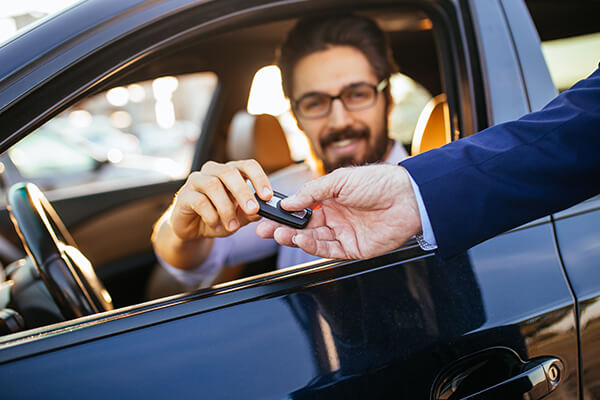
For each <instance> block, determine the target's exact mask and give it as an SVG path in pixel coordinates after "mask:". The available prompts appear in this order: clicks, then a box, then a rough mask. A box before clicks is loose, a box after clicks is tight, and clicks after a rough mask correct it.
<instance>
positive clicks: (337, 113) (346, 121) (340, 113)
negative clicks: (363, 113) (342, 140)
mask: <svg viewBox="0 0 600 400" xmlns="http://www.w3.org/2000/svg"><path fill="white" fill-rule="evenodd" d="M351 124H352V116H351V115H350V112H349V111H348V110H346V107H344V104H343V103H342V101H341V100H340V99H334V100H333V101H332V103H331V111H330V112H329V117H328V118H327V125H328V127H329V128H331V129H340V128H345V127H347V126H348V125H351Z"/></svg>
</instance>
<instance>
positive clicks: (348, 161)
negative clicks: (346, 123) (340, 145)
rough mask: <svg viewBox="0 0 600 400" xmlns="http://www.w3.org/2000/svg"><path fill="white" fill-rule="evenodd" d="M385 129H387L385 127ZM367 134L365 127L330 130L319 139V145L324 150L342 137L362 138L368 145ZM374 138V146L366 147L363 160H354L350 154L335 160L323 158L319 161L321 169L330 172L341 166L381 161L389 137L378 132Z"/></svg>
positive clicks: (368, 134)
mask: <svg viewBox="0 0 600 400" xmlns="http://www.w3.org/2000/svg"><path fill="white" fill-rule="evenodd" d="M386 131H387V129H386ZM369 136H370V133H369V130H368V129H367V128H365V129H360V130H357V129H344V130H341V131H335V132H331V133H330V134H328V135H327V136H324V137H323V138H321V140H320V141H319V145H320V146H321V149H323V151H325V149H326V148H327V146H329V145H330V144H331V143H334V142H337V141H340V140H344V139H357V140H363V139H364V140H365V141H367V145H369V142H368V140H369ZM375 139H376V140H375V144H374V147H373V148H370V147H369V148H368V149H367V154H366V155H365V157H364V159H363V160H355V159H354V156H351V155H349V156H347V157H342V158H338V159H337V160H335V162H329V161H327V160H325V159H324V158H323V159H322V160H321V161H322V162H323V169H324V170H325V173H329V172H331V171H333V170H335V169H338V168H341V167H348V166H353V165H354V166H358V165H365V164H372V163H376V162H380V161H382V159H383V156H384V155H385V152H386V151H387V148H388V143H389V138H388V137H387V135H385V134H378V135H377V137H376V138H375Z"/></svg>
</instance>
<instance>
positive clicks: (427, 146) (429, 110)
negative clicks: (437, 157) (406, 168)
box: [411, 93, 451, 156]
mask: <svg viewBox="0 0 600 400" xmlns="http://www.w3.org/2000/svg"><path fill="white" fill-rule="evenodd" d="M450 141H451V135H450V111H449V109H448V102H447V101H446V95H445V94H444V93H442V94H439V95H437V96H435V97H434V98H432V99H431V100H429V102H428V103H427V104H426V105H425V107H424V108H423V111H421V114H420V115H419V119H418V120H417V125H416V127H415V132H414V134H413V140H412V146H411V155H413V156H414V155H417V154H420V153H423V152H425V151H427V150H431V149H435V148H438V147H441V146H443V145H445V144H447V143H450Z"/></svg>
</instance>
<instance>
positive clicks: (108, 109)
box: [9, 72, 217, 190]
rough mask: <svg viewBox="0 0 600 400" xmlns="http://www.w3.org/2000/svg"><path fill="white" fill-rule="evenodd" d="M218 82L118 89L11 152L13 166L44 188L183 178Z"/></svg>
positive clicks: (186, 79)
mask: <svg viewBox="0 0 600 400" xmlns="http://www.w3.org/2000/svg"><path fill="white" fill-rule="evenodd" d="M216 82H217V78H216V75H215V74H213V73H209V72H203V73H194V74H187V75H180V76H163V77H159V78H156V79H154V80H149V81H143V82H138V83H134V84H130V85H128V86H119V87H114V88H112V89H110V90H108V91H105V92H102V93H99V94H96V95H94V96H92V97H89V98H86V99H84V100H83V101H81V102H79V103H78V104H76V105H74V106H72V107H70V108H69V109H67V110H66V111H64V112H62V113H61V114H60V115H58V116H57V117H55V118H53V119H52V120H50V121H49V122H47V123H46V124H44V125H43V126H41V127H40V128H38V129H37V130H36V131H35V132H34V133H32V134H30V135H29V136H27V137H26V138H25V139H23V140H21V141H20V142H19V143H17V144H16V145H15V146H13V147H12V148H11V149H10V150H9V156H10V161H12V163H13V164H14V165H15V166H16V169H17V170H18V172H19V173H20V175H21V176H22V177H23V178H25V179H27V180H29V181H32V182H35V183H37V184H38V185H39V186H40V187H42V188H43V189H46V190H48V189H56V188H62V187H67V186H73V185H77V184H83V183H101V182H107V181H110V182H117V183H118V182H122V184H123V186H124V187H125V186H129V185H130V184H131V181H132V180H135V181H136V182H140V183H142V182H146V181H148V182H157V181H158V182H159V181H165V180H170V179H180V178H184V177H185V176H186V175H187V174H188V173H189V170H190V166H191V162H192V158H193V152H194V143H195V142H196V140H197V138H198V136H199V134H200V130H201V125H202V122H203V119H204V116H205V114H206V112H207V109H208V105H209V103H210V100H211V98H212V95H213V92H214V90H215V87H216ZM24 154H27V155H28V156H27V157H25V156H24ZM32 155H33V156H32Z"/></svg>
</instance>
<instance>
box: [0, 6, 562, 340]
mask: <svg viewBox="0 0 600 400" xmlns="http://www.w3.org/2000/svg"><path fill="white" fill-rule="evenodd" d="M532 3H534V4H533V10H535V7H538V6H539V5H538V3H537V2H535V1H534V2H532ZM539 8H540V9H544V10H546V9H545V8H543V7H541V6H539ZM356 13H358V14H363V15H366V16H369V17H371V18H373V19H375V20H376V21H377V23H378V24H379V25H380V27H381V28H382V29H383V30H384V31H385V32H386V33H387V34H388V36H389V39H390V43H391V47H392V50H393V55H394V58H395V60H396V63H397V65H398V67H399V72H400V74H397V75H395V76H394V77H393V79H392V82H391V85H392V95H393V98H394V103H395V107H394V111H393V112H392V121H391V122H390V135H391V136H392V137H394V138H395V139H396V140H398V141H400V142H401V143H402V145H404V146H405V147H406V149H407V151H408V152H409V154H411V155H415V154H418V153H421V152H423V151H427V150H429V149H432V148H436V147H439V146H442V145H444V144H446V143H448V142H450V141H451V140H455V139H457V138H458V137H460V136H462V135H464V134H466V133H471V131H472V130H473V127H472V126H471V125H472V123H471V124H470V123H469V120H468V118H467V117H466V116H463V114H464V113H463V112H462V110H464V109H465V104H467V106H468V105H469V104H470V103H472V102H475V100H474V99H465V98H461V97H460V95H459V94H458V93H459V90H458V88H457V86H458V83H457V82H455V80H454V75H453V74H452V71H455V70H458V69H460V67H459V66H457V63H458V62H459V61H458V60H453V59H452V57H451V56H450V53H449V50H448V48H449V46H447V44H448V43H447V40H448V39H447V38H446V37H445V35H444V34H443V32H444V29H445V27H444V23H443V21H441V20H440V19H439V18H436V16H435V15H430V14H428V13H427V12H426V11H424V10H422V9H417V8H411V7H393V8H391V7H384V8H377V9H361V10H356ZM549 15H550V14H544V13H542V12H538V13H536V15H535V17H536V18H534V20H535V22H536V24H538V25H540V26H545V25H544V24H547V20H548V19H549V18H550V16H549ZM295 22H296V18H286V19H281V18H280V17H277V18H275V17H272V19H270V20H264V21H261V22H260V23H258V22H257V23H255V24H252V25H247V26H243V27H239V26H238V27H237V28H231V27H224V28H222V29H217V30H215V31H213V32H211V33H210V34H208V35H203V36H199V35H186V36H183V38H182V39H181V40H174V41H172V42H170V43H168V44H166V45H165V46H162V47H158V48H157V49H156V50H154V51H152V52H149V54H147V55H145V56H144V57H141V58H140V60H136V61H135V62H132V63H131V65H128V66H127V67H126V68H123V70H122V71H120V72H119V73H117V74H114V76H112V77H111V79H108V80H107V81H106V83H104V84H103V85H101V86H100V87H99V88H98V89H96V90H95V91H94V92H93V93H89V94H88V95H86V97H85V98H83V99H80V100H79V101H78V102H77V103H74V104H72V105H70V106H69V107H68V108H67V109H65V110H64V111H62V112H61V113H60V114H59V115H57V116H56V117H54V118H53V120H50V121H48V122H47V123H46V124H45V125H44V126H43V127H41V128H39V129H38V130H37V131H36V132H35V133H34V134H32V135H30V136H34V135H35V134H39V135H38V136H45V138H44V140H45V141H42V139H40V142H42V143H45V144H44V146H53V147H46V149H49V148H50V149H56V150H55V151H47V153H52V156H53V157H54V160H51V161H49V164H43V163H42V164H39V165H36V166H32V167H31V168H30V169H29V170H28V169H27V168H28V167H27V163H26V160H24V159H23V157H22V155H21V153H24V151H25V149H26V147H25V145H26V143H25V144H23V143H21V142H20V143H18V144H17V145H15V146H13V148H11V150H10V151H9V152H8V153H5V154H4V155H2V159H1V160H0V161H1V162H2V168H1V169H2V181H3V182H2V183H3V191H4V193H5V194H6V193H7V192H8V190H9V187H11V186H13V185H14V184H16V183H18V182H21V181H23V180H27V181H29V182H33V183H34V184H36V185H38V186H39V187H40V189H41V190H42V192H44V194H45V196H46V197H47V198H48V199H49V200H50V203H51V204H52V206H53V207H54V208H55V209H56V213H54V211H52V210H50V211H49V212H48V214H49V215H51V216H56V217H57V219H56V218H54V217H53V218H51V219H52V220H53V221H54V222H52V223H51V225H52V224H53V228H54V230H55V231H59V232H62V233H61V235H60V236H62V237H63V238H65V242H66V243H69V244H71V245H72V247H76V248H77V249H79V250H80V252H81V254H83V255H85V257H87V259H89V262H90V263H91V265H93V268H94V269H95V273H96V275H97V276H98V278H99V282H101V283H100V286H97V285H96V287H95V288H92V289H90V290H92V291H94V292H95V293H97V296H96V297H98V298H102V297H103V296H105V294H104V293H105V292H107V293H110V296H109V298H112V305H111V306H110V307H114V308H119V307H125V306H130V305H135V304H139V303H142V302H145V301H153V300H154V299H159V298H163V297H165V296H170V295H176V294H177V293H182V292H189V291H193V290H198V288H197V287H186V286H185V285H183V284H181V283H179V282H177V281H176V280H175V279H174V278H172V277H171V276H170V275H168V273H166V272H165V271H164V270H163V269H162V268H160V267H159V266H158V265H157V262H156V257H155V255H154V253H153V251H152V247H151V244H150V235H151V232H152V228H153V225H154V223H155V222H156V220H157V219H158V218H159V216H160V215H161V214H162V213H163V212H164V210H165V209H166V208H167V207H168V205H169V204H170V202H171V201H172V199H173V195H174V194H175V192H176V191H177V189H178V188H179V187H180V186H181V184H182V183H183V181H184V180H185V177H186V176H187V174H188V173H189V172H190V171H193V170H197V169H199V168H200V166H201V165H202V164H203V163H204V162H205V161H207V160H214V161H218V162H227V161H229V160H235V159H247V158H254V159H256V160H258V161H259V162H260V164H261V165H262V166H263V167H264V168H265V170H266V171H267V172H268V173H270V172H273V171H277V170H279V169H281V168H283V167H285V166H288V165H291V164H293V163H299V162H307V161H308V160H309V158H310V154H309V152H308V151H307V148H306V141H305V140H303V137H302V134H301V133H299V130H298V128H297V126H295V123H294V120H293V116H292V115H291V113H290V111H289V105H287V108H285V106H284V107H283V108H281V107H280V108H279V109H278V110H276V111H272V110H273V105H272V104H270V105H269V104H266V105H265V104H262V105H261V106H259V107H258V108H256V109H253V110H250V108H251V107H250V102H251V101H252V99H251V97H252V94H253V92H257V91H258V93H259V94H260V93H262V92H263V91H267V90H271V89H269V88H268V87H266V86H265V87H264V88H260V87H259V86H258V83H256V81H257V79H256V77H257V75H258V72H259V71H261V69H263V68H265V67H269V66H272V65H274V63H275V60H276V50H277V48H278V46H279V45H280V44H281V43H282V41H283V39H284V37H285V35H286V33H287V32H288V31H289V29H290V28H291V27H292V26H293V24H294V23H295ZM559 36H560V35H559V34H555V33H553V34H551V35H550V36H549V37H551V38H556V37H559ZM542 39H544V37H543V36H542ZM186 82H188V83H186ZM140 88H142V89H144V88H145V91H146V92H145V93H146V95H145V96H146V97H145V99H146V100H140V101H136V100H134V99H135V96H136V95H135V92H136V91H137V92H140ZM119 93H120V94H121V95H123V93H127V94H126V95H125V96H126V97H127V96H128V97H127V100H125V102H124V103H123V102H122V101H121V100H118V96H119ZM160 93H162V94H160ZM268 93H269V95H268V96H263V98H264V97H266V98H267V100H268V99H269V98H271V99H272V98H275V97H276V95H275V94H273V95H271V94H270V93H271V92H268ZM111 96H113V99H112V100H111ZM178 96H179V98H178ZM176 100H177V101H179V103H177V104H175V101H176ZM144 101H145V103H144ZM263 103H264V99H263ZM267 103H268V101H267ZM261 107H263V108H261ZM269 107H270V108H269ZM159 109H160V110H162V111H160V112H159ZM473 109H474V110H475V111H474V112H473V113H481V110H482V109H483V107H482V105H481V104H479V103H478V104H476V105H473ZM144 113H145V114H144ZM138 114H139V115H142V114H144V115H151V116H152V117H154V116H155V117H156V118H155V119H156V121H154V122H153V123H154V125H152V126H150V125H148V124H145V122H147V121H146V119H147V118H146V117H144V118H146V119H144V118H140V121H142V122H144V123H141V122H140V123H139V124H137V122H135V121H134V122H132V119H133V120H135V119H136V118H137V117H136V115H138ZM155 114H156V115H155ZM182 115H183V117H182ZM161 118H162V119H161ZM480 119H481V120H485V117H481V118H480ZM92 120H93V121H94V123H95V122H96V121H100V122H101V126H100V128H98V129H97V132H96V131H94V132H93V134H94V135H96V134H97V135H99V136H103V135H104V136H103V137H106V136H107V135H109V134H111V135H112V136H114V138H115V139H114V140H115V142H111V143H108V144H105V143H100V144H101V145H103V146H104V147H102V146H100V144H99V139H96V137H95V136H93V135H92V133H90V130H89V129H88V128H89V127H90V126H91V125H90V124H91V122H90V121H92ZM65 121H66V122H65ZM86 121H87V122H86ZM64 123H68V124H71V125H72V126H71V125H69V126H71V127H70V128H68V129H67V128H66V127H65V126H66V125H64ZM61 124H63V125H61ZM78 124H79V125H78ZM86 124H87V125H86ZM102 124H103V125H102ZM136 124H137V125H136ZM134 125H135V129H134ZM73 126H74V127H75V128H77V127H79V128H81V127H82V126H85V127H86V128H85V129H88V130H87V131H85V132H86V135H87V136H86V137H85V140H84V139H81V138H80V137H77V138H74V137H73V136H69V135H70V133H69V134H65V132H67V131H68V132H71V131H72V129H71V128H72V127H73ZM174 126H175V127H176V128H177V129H175V128H174ZM75 130H77V129H75ZM83 130H84V129H83V128H81V129H80V131H83ZM175 131H177V132H175ZM40 132H41V133H40ZM148 132H151V133H152V134H149V133H148ZM173 132H175V133H173ZM57 135H58V136H60V140H58V142H60V143H58V144H57V143H56V142H57V140H55V138H56V137H57ZM144 135H148V137H149V139H148V138H146V137H145V136H144ZM26 139H27V138H26ZM36 140H37V139H36ZM116 142H118V143H119V144H118V145H115V143H116ZM65 143H66V144H65ZM132 143H134V144H133V145H132ZM174 143H175V144H174ZM146 145H147V148H146V150H144V149H142V150H140V148H143V147H144V146H146ZM19 146H22V147H19ZM128 146H130V147H128ZM131 146H133V147H131ZM135 146H137V147H135ZM167 147H168V148H169V152H168V154H167V152H166V150H165V148H167ZM148 149H150V150H148ZM157 149H158V150H157ZM117 150H118V151H117ZM161 151H163V153H161ZM44 156H45V155H44ZM41 158H42V155H40V156H39V157H34V159H35V160H38V159H41ZM65 159H68V160H78V161H77V162H78V164H77V165H76V167H73V166H72V165H71V164H69V165H68V166H67V167H65V166H64V165H63V164H64V160H65ZM57 160H58V161H57ZM36 168H37V169H36ZM61 168H63V169H61ZM69 168H71V169H69ZM36 171H42V172H41V175H36ZM48 171H50V173H47V172H48ZM165 171H168V172H169V173H165ZM20 189H21V190H26V188H24V187H21V188H20ZM275 189H277V188H275ZM40 201H41V200H40ZM41 203H43V204H46V203H44V201H41ZM52 206H47V207H46V206H45V207H46V208H49V209H51V208H52ZM55 214H56V215H55ZM58 216H60V218H58ZM60 220H62V221H63V222H64V226H63V225H62V223H61V222H60ZM56 221H58V222H56ZM69 232H70V234H69ZM71 235H72V238H71ZM75 244H76V246H75ZM72 257H73V258H77V257H78V256H77V255H73V256H72ZM0 261H1V262H2V264H3V266H4V267H3V268H1V269H0V271H1V272H2V276H0V278H1V279H0V281H2V282H3V283H2V284H0V299H2V300H1V302H0V310H1V311H0V334H9V333H15V332H18V331H20V330H24V329H29V328H35V327H40V326H44V325H47V324H51V323H55V322H60V321H62V320H64V319H68V318H70V317H67V316H65V312H64V310H62V309H59V308H60V307H59V308H57V307H56V304H55V303H56V298H55V297H54V296H52V293H51V291H49V290H48V289H47V288H46V287H45V285H44V283H43V282H42V281H41V280H40V279H39V274H37V273H36V268H35V266H34V264H33V262H32V261H31V257H29V256H28V255H26V252H25V251H24V249H23V245H22V243H21V240H20V238H19V236H18V235H17V233H16V231H15V229H14V227H13V225H12V223H11V217H9V213H8V211H7V210H6V209H5V208H4V209H3V210H1V211H0ZM274 265H275V258H274V257H271V258H269V259H262V260H257V261H256V262H252V263H249V264H245V265H236V266H229V268H225V269H223V271H222V273H221V274H219V276H217V277H216V279H215V280H214V281H212V282H208V283H207V284H206V285H205V287H210V286H211V285H217V284H225V283H226V282H230V281H232V280H236V279H251V277H253V276H256V275H257V274H264V273H269V272H270V271H273V269H274ZM293 268H294V267H292V268H291V269H293ZM82 279H83V280H85V278H82ZM15 281H18V282H20V283H19V285H21V286H20V287H19V288H18V290H15V288H14V285H15V283H14V282H15ZM94 285H95V284H92V286H94ZM102 285H103V287H104V288H106V290H104V288H103V287H101V286H102ZM200 290H202V289H200ZM154 301H155V300H154ZM101 309H102V308H100V310H101ZM90 313H91V312H90ZM84 315H85V313H84ZM74 316H77V315H74Z"/></svg>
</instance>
